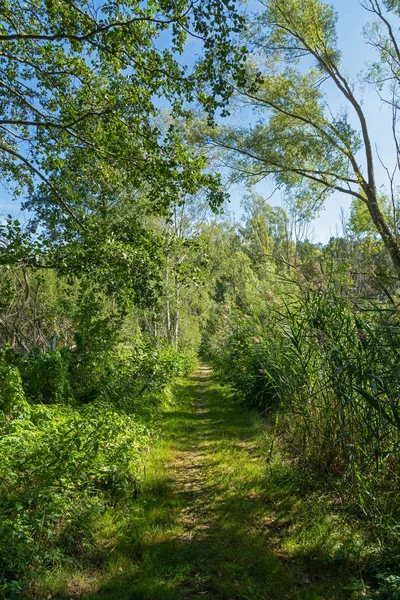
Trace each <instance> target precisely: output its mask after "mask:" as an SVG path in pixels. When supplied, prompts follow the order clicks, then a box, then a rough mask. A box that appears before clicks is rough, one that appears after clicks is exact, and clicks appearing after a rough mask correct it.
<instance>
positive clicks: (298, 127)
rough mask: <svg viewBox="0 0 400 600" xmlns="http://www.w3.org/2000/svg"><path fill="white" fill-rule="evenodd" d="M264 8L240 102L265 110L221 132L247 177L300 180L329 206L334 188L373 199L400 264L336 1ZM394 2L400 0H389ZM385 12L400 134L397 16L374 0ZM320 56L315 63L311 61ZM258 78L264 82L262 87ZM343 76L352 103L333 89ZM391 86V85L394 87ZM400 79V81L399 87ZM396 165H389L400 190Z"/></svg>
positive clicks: (381, 42) (283, 0)
mask: <svg viewBox="0 0 400 600" xmlns="http://www.w3.org/2000/svg"><path fill="white" fill-rule="evenodd" d="M260 4H261V5H262V7H263V9H264V10H263V11H262V12H260V13H259V14H257V15H256V16H255V17H254V18H253V21H252V25H251V27H250V34H249V37H250V38H251V40H252V43H253V44H254V50H255V54H254V59H253V60H252V61H251V62H250V63H249V67H248V68H249V72H252V73H253V85H252V87H247V88H244V89H241V90H237V91H238V97H239V102H240V103H241V104H242V105H245V106H246V107H249V106H250V107H251V108H252V109H253V110H254V112H255V113H256V114H257V115H258V116H259V119H258V121H257V123H256V124H255V125H254V126H252V127H241V128H240V127H226V128H223V129H222V130H221V131H220V132H219V133H218V134H217V135H216V137H215V138H214V142H213V143H216V144H218V145H220V146H222V147H223V148H225V149H226V151H227V154H228V156H229V157H230V160H231V165H232V166H234V168H235V169H236V172H237V173H238V177H241V178H246V179H250V180H253V181H258V180H260V179H262V178H264V177H267V176H272V177H273V178H274V179H275V181H276V183H277V184H278V185H279V186H283V187H285V188H286V189H288V190H293V188H295V189H296V193H297V199H298V201H299V202H300V203H303V204H304V205H305V204H307V203H308V204H309V205H310V204H311V206H314V207H316V206H320V205H321V203H322V202H323V201H324V200H325V199H326V197H327V196H329V195H330V194H331V193H332V192H334V191H339V192H341V193H343V194H346V195H350V196H351V197H353V198H357V199H359V200H360V201H362V202H363V203H364V204H365V206H366V207H367V210H368V213H369V216H370V219H371V220H372V222H373V224H374V227H375V228H376V230H377V231H378V232H379V235H380V236H381V238H382V240H383V242H384V244H385V247H386V249H387V250H388V252H389V253H390V256H391V259H392V262H393V265H394V268H395V270H396V271H397V273H398V274H400V244H399V239H398V234H397V228H398V223H397V221H395V223H394V226H392V224H391V223H390V221H389V220H388V218H387V216H386V215H385V213H384V212H383V211H382V209H381V205H380V202H379V191H378V188H379V185H378V182H377V171H376V164H375V163H376V161H377V156H376V154H375V152H374V144H373V140H372V139H371V133H370V129H369V125H368V122H367V118H366V115H365V112H364V109H363V105H362V100H361V90H360V89H359V90H358V91H359V93H357V91H356V90H357V86H356V85H355V82H353V81H351V80H350V79H349V78H348V77H347V75H346V71H345V68H344V67H343V63H342V53H341V51H340V49H339V47H338V44H337V36H336V19H337V15H336V13H335V11H334V10H333V8H332V7H331V6H330V5H328V4H325V3H324V2H321V1H320V0H310V1H308V2H302V1H300V0H266V1H260ZM387 6H388V7H389V8H393V10H395V7H396V6H397V4H396V3H387ZM365 7H366V8H367V9H368V10H370V11H372V13H373V14H374V16H375V17H376V19H377V24H376V25H375V26H374V27H373V29H372V33H371V34H370V36H371V35H372V36H373V37H374V40H375V45H376V46H377V48H378V49H380V51H381V53H380V59H381V60H382V61H383V62H384V66H383V67H380V72H381V73H382V72H383V71H384V69H386V70H388V71H390V73H391V81H392V86H391V88H389V89H388V87H387V86H386V84H385V83H383V81H382V78H381V80H380V82H378V78H375V84H376V85H377V86H378V87H379V90H380V92H381V93H383V91H384V92H388V91H389V93H391V99H392V103H393V106H394V111H393V124H392V129H393V132H394V137H395V140H397V131H398V114H397V100H396V95H395V96H394V97H393V93H394V92H393V90H394V89H395V88H394V87H393V81H394V82H396V86H397V83H398V81H399V76H398V74H399V70H398V65H399V64H400V63H399V62H398V58H399V56H400V55H398V46H397V41H396V39H397V38H396V36H395V35H394V33H395V32H396V31H397V28H398V22H397V20H396V16H395V14H393V13H392V14H391V16H390V17H389V16H388V13H387V12H385V11H384V7H383V4H382V3H381V2H380V0H366V3H365ZM310 61H312V63H313V64H312V66H310ZM254 82H255V83H257V82H258V85H257V87H258V89H255V85H254ZM332 86H334V87H335V88H336V90H337V92H338V93H339V94H340V95H341V98H342V101H343V103H344V105H345V108H340V109H338V110H336V111H335V110H334V108H333V107H332V106H330V103H329V90H331V89H332ZM385 86H386V87H385ZM396 89H397V87H396ZM395 146H396V152H397V157H395V159H396V160H395V163H396V166H395V170H394V172H392V173H390V174H389V172H388V174H389V175H390V176H389V183H390V186H391V187H392V190H395V184H394V178H395V175H396V176H397V175H398V168H399V158H400V154H399V147H400V146H399V145H398V144H395Z"/></svg>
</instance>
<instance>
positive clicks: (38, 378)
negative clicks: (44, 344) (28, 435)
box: [22, 349, 71, 404]
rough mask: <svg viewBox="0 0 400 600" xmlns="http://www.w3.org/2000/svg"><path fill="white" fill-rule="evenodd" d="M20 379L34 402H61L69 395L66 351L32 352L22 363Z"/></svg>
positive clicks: (69, 386)
mask: <svg viewBox="0 0 400 600" xmlns="http://www.w3.org/2000/svg"><path fill="white" fill-rule="evenodd" d="M22 379H23V383H24V388H25V391H26V394H27V396H28V397H29V398H30V399H31V400H33V401H35V402H44V403H46V404H51V403H53V402H62V401H63V400H67V399H68V397H69V396H70V395H71V385H70V376H69V364H68V350H67V349H65V351H63V352H60V351H59V350H55V351H53V352H48V353H46V354H42V353H40V352H34V353H32V355H31V356H30V357H29V358H28V359H27V360H26V361H24V363H23V368H22Z"/></svg>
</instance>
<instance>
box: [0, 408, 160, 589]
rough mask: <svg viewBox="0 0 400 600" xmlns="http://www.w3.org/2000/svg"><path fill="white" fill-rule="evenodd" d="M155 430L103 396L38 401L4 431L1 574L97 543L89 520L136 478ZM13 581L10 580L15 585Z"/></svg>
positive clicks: (49, 562) (22, 572)
mask: <svg viewBox="0 0 400 600" xmlns="http://www.w3.org/2000/svg"><path fill="white" fill-rule="evenodd" d="M150 434H151V431H150V430H149V428H148V427H147V425H146V424H145V423H143V422H142V421H140V420H138V419H137V418H135V417H133V416H129V415H126V414H124V413H121V412H118V411H116V410H115V408H113V407H111V406H110V405H107V404H105V403H104V402H95V403H93V404H91V405H88V406H85V407H83V408H81V409H79V410H77V409H72V408H68V407H63V406H44V405H37V406H33V407H32V408H31V414H30V418H29V419H27V418H16V419H14V420H12V421H9V422H8V423H7V424H6V425H5V426H4V428H3V431H2V436H1V438H0V463H1V465H2V469H1V480H0V510H1V514H2V520H1V527H0V548H1V549H2V550H1V551H0V580H1V579H2V584H3V586H4V585H5V584H6V583H7V584H8V585H10V586H11V587H12V585H13V584H12V582H13V581H21V580H24V579H25V578H26V577H28V576H29V573H31V571H32V570H37V569H39V568H40V567H42V566H46V567H51V566H54V565H55V564H57V563H59V562H63V561H64V560H68V556H71V555H73V554H76V552H79V550H82V549H83V548H84V547H85V546H86V545H87V544H90V521H91V519H92V517H93V516H94V515H95V514H97V513H98V511H102V510H104V509H105V507H106V506H107V505H108V504H109V503H115V502H118V501H121V500H123V499H124V498H126V496H127V495H129V494H131V493H132V491H133V490H134V489H135V487H136V486H137V476H138V472H139V467H140V464H141V457H142V452H143V450H144V449H145V448H147V446H148V444H149V440H150ZM10 589H11V588H10Z"/></svg>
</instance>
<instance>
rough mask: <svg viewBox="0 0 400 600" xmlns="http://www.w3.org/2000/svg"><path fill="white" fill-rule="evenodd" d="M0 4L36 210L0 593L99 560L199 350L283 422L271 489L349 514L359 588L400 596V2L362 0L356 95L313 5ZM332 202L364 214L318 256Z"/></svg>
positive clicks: (268, 449)
mask: <svg viewBox="0 0 400 600" xmlns="http://www.w3.org/2000/svg"><path fill="white" fill-rule="evenodd" d="M3 4H4V6H3V8H2V12H1V15H0V103H1V107H2V115H1V118H0V151H1V159H0V172H1V176H2V182H3V183H4V184H5V185H6V186H7V189H8V190H9V192H10V193H12V194H13V196H14V197H15V198H17V199H20V200H22V202H23V208H24V210H25V211H26V213H25V214H26V215H27V216H26V220H25V222H24V223H22V219H21V218H19V219H17V218H16V216H15V215H14V214H4V215H3V216H2V217H1V220H0V248H1V255H0V269H1V270H0V431H1V434H0V472H1V479H0V514H1V520H0V595H2V597H5V598H18V597H22V598H31V597H35V596H36V597H40V593H41V592H40V589H41V588H40V585H39V584H40V581H41V580H42V578H43V577H44V574H45V573H47V574H48V573H53V572H54V571H56V570H57V569H61V570H62V569H63V568H68V566H69V565H72V564H73V565H75V566H76V565H84V564H85V561H89V562H90V561H92V563H93V562H95V561H96V560H97V559H98V558H97V556H98V552H99V543H98V542H99V540H98V530H99V523H100V527H101V524H102V525H103V526H104V527H105V523H106V520H107V519H110V518H111V519H114V521H116V522H117V523H120V522H121V523H122V522H123V519H124V513H126V512H127V511H129V510H130V509H131V508H132V506H133V504H134V503H135V502H136V500H137V496H138V494H139V493H140V490H141V486H142V483H143V478H144V464H145V456H146V454H147V452H148V451H149V448H150V447H151V446H152V445H153V444H154V440H155V439H156V438H157V436H158V435H159V434H160V433H162V429H163V421H162V419H161V415H162V411H163V409H164V408H165V406H166V405H167V404H170V403H171V402H173V401H174V385H175V382H176V380H177V379H178V378H179V377H182V376H185V375H187V374H188V373H190V372H191V370H192V369H193V368H194V366H195V364H196V362H197V361H198V360H199V358H200V359H202V360H207V361H209V362H211V363H212V364H213V365H214V367H215V369H216V371H217V373H218V376H219V377H220V379H221V381H222V382H224V383H225V384H226V385H228V386H229V389H231V390H233V391H234V392H235V394H236V398H237V402H241V401H244V402H245V403H246V404H247V405H248V406H250V407H252V408H254V409H256V410H257V411H259V413H260V414H261V415H262V417H263V419H264V421H265V423H266V424H267V427H268V432H269V433H268V443H267V444H264V446H263V452H264V458H265V465H266V467H265V476H268V477H270V478H271V481H279V477H278V476H277V473H279V472H281V470H282V464H283V462H284V463H285V465H286V466H287V465H289V467H287V469H286V472H287V473H289V477H290V478H292V480H293V482H294V483H293V485H297V484H298V485H299V486H304V485H305V482H307V485H308V486H309V487H308V488H307V489H309V490H310V494H312V497H313V498H318V501H319V502H321V505H323V506H324V507H326V510H327V511H328V510H329V511H331V513H332V514H335V515H340V522H341V523H342V524H343V523H345V524H346V527H347V533H346V540H347V541H346V544H347V545H345V544H344V543H343V545H342V548H341V549H340V552H342V554H346V553H347V555H346V558H347V559H348V560H349V561H350V562H351V563H352V564H353V565H355V569H356V572H357V575H355V580H354V586H353V590H352V593H353V592H354V593H359V596H358V597H371V598H372V597H374V598H380V599H381V600H383V599H385V598H393V599H395V598H397V597H399V594H400V545H399V519H400V514H399V506H400V503H399V500H400V497H399V483H400V472H399V456H400V454H399V452H400V446H399V444H400V405H399V386H400V377H399V369H398V365H399V357H400V316H399V302H400V301H399V290H400V288H399V283H398V281H399V280H398V277H399V273H400V238H399V221H398V219H399V208H400V207H399V195H398V187H397V184H398V174H399V173H398V172H399V168H400V151H399V148H400V140H399V136H398V124H399V120H398V111H399V82H400V50H399V45H398V41H397V40H398V32H399V21H398V19H399V15H400V13H399V5H398V2H395V1H393V2H389V0H387V1H384V0H382V1H381V0H367V2H366V3H365V9H366V10H367V11H368V12H369V15H370V18H371V23H370V25H369V26H368V27H366V29H365V32H364V33H365V39H366V43H367V44H368V45H369V46H370V47H372V48H373V49H374V50H375V51H376V54H375V62H374V63H373V64H368V65H367V68H366V70H365V71H364V72H363V74H362V75H360V76H358V77H357V78H355V79H354V81H353V80H352V79H351V78H350V76H349V75H347V71H346V66H345V64H344V63H345V57H343V56H342V53H341V51H340V48H339V47H338V42H337V35H336V13H335V11H334V9H333V8H332V7H331V6H329V5H327V4H324V3H322V2H320V0H310V1H309V2H306V3H304V2H301V1H298V0H268V1H267V0H266V1H262V2H259V3H258V4H257V7H252V6H250V7H249V8H248V10H247V13H245V12H244V8H243V7H242V6H240V5H239V4H238V5H236V3H235V2H230V1H228V0H207V1H206V2H200V3H194V4H192V3H190V2H186V1H183V0H182V1H175V0H174V1H172V2H171V1H167V2H164V1H160V2H148V3H139V4H138V3H137V2H136V1H134V0H123V1H122V2H100V3H96V5H92V3H90V2H87V1H86V0H79V1H77V2H67V3H58V2H43V1H42V0H35V1H34V2H30V3H23V2H5V3H3ZM253 8H254V11H253V12H252V9H253ZM193 52H195V53H196V60H195V61H194V60H193ZM360 53H361V50H360ZM362 66H363V65H362V64H361V65H360V67H362ZM367 85H368V86H369V87H368V89H369V90H373V91H374V93H376V94H377V96H379V98H380V100H381V101H382V102H383V104H384V106H385V107H386V109H387V111H388V114H389V122H390V124H389V127H388V131H387V138H389V136H390V140H391V141H390V144H389V143H388V147H387V148H385V151H386V152H385V156H386V155H388V154H389V155H390V160H391V163H393V164H391V163H390V164H387V165H386V164H385V163H383V160H382V158H381V155H380V154H379V149H378V150H375V145H374V140H373V139H372V132H371V130H370V128H369V122H368V118H367V116H366V111H365V109H364V103H363V94H364V93H365V89H366V86H367ZM332 90H335V92H332ZM330 95H332V97H335V98H337V95H339V96H340V105H339V106H338V107H337V108H335V103H334V102H333V103H332V104H331V103H330ZM335 102H336V101H335ZM243 115H245V121H246V122H247V123H248V125H246V126H243V125H239V124H238V123H243ZM389 146H390V147H389ZM388 148H389V150H388ZM377 164H378V167H377ZM379 164H380V167H379ZM267 177H269V178H271V179H272V180H273V182H274V185H276V186H277V188H279V189H280V190H281V192H282V194H283V195H284V197H285V209H283V208H281V207H278V206H273V205H270V204H269V203H268V202H269V201H267V200H265V198H264V197H263V196H261V195H259V194H258V193H256V191H254V185H255V184H257V183H258V182H259V181H260V180H262V179H264V178H267ZM232 182H234V183H240V184H241V186H242V188H241V189H242V190H243V187H244V188H245V191H244V192H243V199H242V208H243V216H242V219H241V221H240V223H238V222H237V221H235V220H234V219H233V218H232V217H231V216H230V215H229V211H228V210H226V209H227V207H228V204H227V200H228V194H227V189H228V184H229V183H232ZM332 193H335V194H338V193H339V194H344V195H346V196H350V197H351V198H352V207H351V211H350V214H349V215H348V216H347V217H346V218H343V222H342V226H341V232H340V233H337V235H336V236H335V237H332V238H331V239H330V241H329V242H328V243H325V244H322V243H314V242H312V241H311V240H310V239H309V236H308V235H307V231H308V227H309V224H310V222H311V221H312V219H313V218H314V216H315V215H316V214H317V212H318V210H319V208H320V207H321V206H322V205H323V203H324V202H325V201H329V196H330V195H331V194H332ZM336 197H337V196H336ZM224 209H225V213H226V214H224ZM274 477H275V479H274ZM296 482H297V483H296ZM282 485H283V486H284V485H285V482H284V481H282ZM293 493H294V488H293ZM110 515H111V517H110ZM361 530H363V533H362V535H361V534H360V531H361ZM349 531H350V538H351V536H352V542H351V543H348V540H349V534H348V532H349ZM335 552H336V554H335V556H334V557H331V559H332V560H339V558H338V556H339V555H338V553H337V552H338V551H337V549H336V551H335ZM38 590H39V591H38ZM38 594H39V596H38Z"/></svg>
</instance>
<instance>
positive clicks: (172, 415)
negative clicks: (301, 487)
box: [53, 377, 356, 600]
mask: <svg viewBox="0 0 400 600" xmlns="http://www.w3.org/2000/svg"><path fill="white" fill-rule="evenodd" d="M178 394H179V396H180V397H181V400H182V402H181V403H180V404H179V406H177V408H176V410H175V409H172V410H169V411H168V412H166V414H165V415H164V438H163V440H161V443H160V446H159V448H158V449H157V448H156V449H155V451H154V452H153V457H152V458H151V461H150V462H152V461H154V462H153V464H150V466H149V471H148V476H147V478H146V482H145V484H144V488H143V492H142V494H141V495H140V497H139V501H138V503H137V504H136V505H135V506H133V507H132V515H131V517H130V518H129V519H128V520H127V521H126V523H125V526H124V529H123V530H122V531H121V533H120V536H119V541H118V543H117V544H116V546H115V547H114V548H113V551H112V552H110V555H109V556H108V566H107V571H106V572H105V573H104V574H103V577H102V583H101V584H100V585H99V586H97V591H96V592H95V593H92V594H86V595H82V594H76V595H75V597H78V596H79V597H80V598H84V600H134V599H141V600H156V599H157V600H173V599H175V600H179V599H183V598H210V599H211V600H217V599H221V600H222V599H230V600H235V599H238V600H239V599H244V600H253V599H254V600H275V599H276V600H278V599H279V600H281V599H284V598H288V599H293V600H295V599H297V600H330V599H332V600H333V599H345V598H352V597H354V598H356V596H352V595H351V592H349V591H347V590H346V589H345V584H346V583H348V581H349V580H350V577H351V574H352V571H353V569H354V565H353V564H352V563H351V561H349V560H346V559H345V558H343V557H341V558H340V560H339V558H337V557H336V558H335V556H332V553H330V552H329V551H328V550H327V546H326V544H325V542H326V539H324V536H325V538H326V537H329V535H330V529H329V527H328V528H326V529H325V530H323V528H322V531H319V533H318V536H316V537H317V538H318V539H315V540H314V543H313V544H309V545H308V546H307V545H304V544H303V545H299V544H298V545H297V547H296V546H294V547H293V548H292V549H290V544H289V546H288V545H287V544H286V541H287V540H288V539H291V538H293V531H295V529H296V526H297V524H296V520H299V519H301V518H302V511H304V506H302V505H301V498H299V497H296V496H293V495H291V493H290V494H285V493H284V492H282V493H281V494H279V492H277V490H276V489H275V488H274V489H271V487H270V482H269V478H268V475H267V470H266V465H265V461H264V460H263V459H262V458H260V456H261V454H262V452H261V451H260V448H259V446H258V445H257V444H258V443H259V438H261V435H262V432H261V428H260V425H259V424H257V423H256V420H255V418H254V415H252V414H251V413H249V412H248V411H246V410H245V409H243V408H242V407H240V406H238V404H237V401H236V400H234V399H233V397H232V395H231V394H230V393H229V392H228V391H227V390H226V389H224V388H220V386H218V385H217V384H215V383H214V382H213V381H212V380H211V381H210V383H209V385H208V389H207V392H206V394H205V404H204V406H203V403H202V402H199V378H198V377H195V378H192V380H191V381H190V382H189V383H188V384H187V385H185V386H182V387H181V389H179V390H178ZM195 398H197V411H195V410H194V408H193V401H194V399H195ZM171 449H172V450H171ZM293 539H294V538H293ZM293 543H294V542H293ZM106 562H107V559H106ZM60 597H63V598H65V596H60ZM68 597H74V596H73V595H71V594H70V595H69V596H68ZM53 598H55V597H54V596H53Z"/></svg>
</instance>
